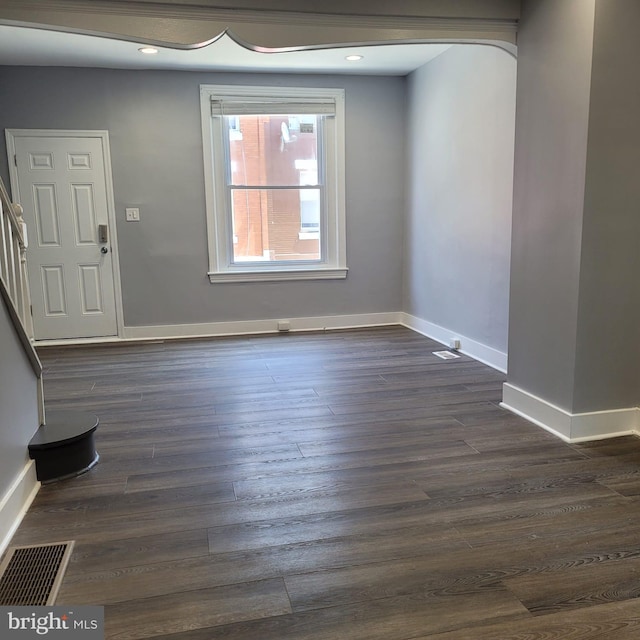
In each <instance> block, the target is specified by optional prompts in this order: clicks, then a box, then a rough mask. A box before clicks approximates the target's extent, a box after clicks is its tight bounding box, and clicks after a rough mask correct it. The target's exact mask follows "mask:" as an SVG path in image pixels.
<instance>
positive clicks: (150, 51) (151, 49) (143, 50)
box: [138, 47, 158, 55]
mask: <svg viewBox="0 0 640 640" xmlns="http://www.w3.org/2000/svg"><path fill="white" fill-rule="evenodd" d="M138 51H139V52H140V53H146V54H148V55H152V54H154V53H158V50H157V49H156V48H155V47H140V48H139V49H138Z"/></svg>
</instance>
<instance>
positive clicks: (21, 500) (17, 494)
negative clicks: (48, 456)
mask: <svg viewBox="0 0 640 640" xmlns="http://www.w3.org/2000/svg"><path fill="white" fill-rule="evenodd" d="M39 489H40V483H39V482H38V479H37V478H36V466H35V462H34V461H33V460H29V461H28V462H27V463H26V464H25V466H24V469H23V470H22V471H21V473H20V474H18V477H17V478H16V479H15V481H14V483H13V484H12V485H11V486H10V487H9V489H8V490H7V492H6V493H5V495H4V496H3V497H2V499H1V500H0V556H1V555H2V554H3V553H4V552H5V550H6V548H7V547H8V546H9V543H10V542H11V538H12V537H13V534H14V533H15V532H16V530H17V528H18V526H19V525H20V523H21V522H22V518H24V516H25V514H26V513H27V509H28V508H29V506H30V505H31V503H32V502H33V500H34V498H35V497H36V494H37V493H38V490H39Z"/></svg>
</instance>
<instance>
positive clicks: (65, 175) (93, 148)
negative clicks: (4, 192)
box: [15, 135, 117, 339]
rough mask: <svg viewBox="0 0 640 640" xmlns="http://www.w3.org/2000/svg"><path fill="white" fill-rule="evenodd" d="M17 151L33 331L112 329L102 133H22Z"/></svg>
mask: <svg viewBox="0 0 640 640" xmlns="http://www.w3.org/2000/svg"><path fill="white" fill-rule="evenodd" d="M15 150H16V164H17V183H18V190H19V193H18V194H16V200H17V201H18V202H20V203H21V204H22V206H23V207H24V218H25V221H26V223H27V230H28V233H29V237H30V238H31V239H32V240H31V244H30V245H29V248H28V250H27V265H28V268H29V283H30V286H31V298H32V304H33V324H34V332H35V336H36V338H37V339H58V338H90V337H100V336H113V335H116V334H117V323H116V311H115V291H114V282H113V265H112V254H111V251H110V247H109V243H101V242H100V238H99V235H98V226H99V225H107V224H108V222H109V216H108V204H107V189H106V179H105V166H104V160H103V158H104V156H103V149H102V139H101V138H99V137H96V138H93V137H72V136H69V137H38V136H36V135H34V136H33V137H30V136H24V135H20V136H16V138H15ZM103 247H106V249H107V252H106V253H103V252H102V251H101V250H102V249H103Z"/></svg>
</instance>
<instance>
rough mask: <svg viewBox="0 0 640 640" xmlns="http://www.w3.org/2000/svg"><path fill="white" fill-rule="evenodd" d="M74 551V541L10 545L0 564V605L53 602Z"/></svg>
mask: <svg viewBox="0 0 640 640" xmlns="http://www.w3.org/2000/svg"><path fill="white" fill-rule="evenodd" d="M72 551H73V542H72V541H71V542H60V543H54V544H44V545H38V546H28V547H10V548H9V550H8V551H7V555H6V556H5V559H4V561H3V562H2V565H1V566H0V606H4V607H6V606H15V607H29V606H32V607H39V606H45V605H52V604H53V603H54V602H55V599H56V596H57V595H58V590H59V588H60V584H61V582H62V578H63V576H64V572H65V570H66V568H67V564H68V563H69V559H70V557H71V552H72Z"/></svg>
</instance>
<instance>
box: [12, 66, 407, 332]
mask: <svg viewBox="0 0 640 640" xmlns="http://www.w3.org/2000/svg"><path fill="white" fill-rule="evenodd" d="M216 82H220V83H227V84H245V83H248V84H251V83H255V84H262V85H268V84H277V85H291V86H320V87H325V86H326V87H343V88H345V90H346V119H347V139H346V181H347V182H346V184H347V262H348V266H349V275H348V278H347V280H346V281H329V282H327V281H325V282H286V283H267V284H265V283H261V284H257V285H253V284H233V283H230V284H227V283H225V284H216V285H212V284H210V283H209V281H208V278H207V268H208V259H207V247H206V228H205V208H204V177H203V160H202V138H201V127H200V110H199V85H200V84H201V83H216ZM0 83H1V86H3V87H11V96H12V99H11V100H2V102H1V103H0V128H2V129H5V128H48V129H107V130H108V131H109V134H110V141H111V155H112V167H113V182H114V191H115V201H116V213H117V218H118V244H119V250H120V266H121V273H122V290H123V303H124V316H125V324H126V325H128V326H139V325H152V324H183V323H199V322H217V321H231V320H253V319H263V318H265V319H266V318H279V317H297V316H316V315H333V314H336V315H341V314H356V313H371V312H389V311H397V310H399V309H400V308H401V305H402V293H401V288H402V285H401V281H402V225H403V211H404V157H405V156H404V129H403V115H404V85H405V81H404V79H403V78H395V77H394V78H392V77H347V76H332V77H328V76H294V75H289V76H282V75H260V76H255V75H253V76H252V75H246V76H243V75H239V74H205V73H193V72H166V71H164V72H152V71H116V70H95V69H60V68H31V67H20V68H11V67H5V68H0ZM2 144H4V142H2ZM0 172H1V173H2V175H3V176H4V177H5V179H6V178H7V167H6V152H5V150H4V146H3V147H2V148H0ZM127 206H139V207H140V215H141V222H140V223H126V222H125V221H124V208H125V207H127Z"/></svg>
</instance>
